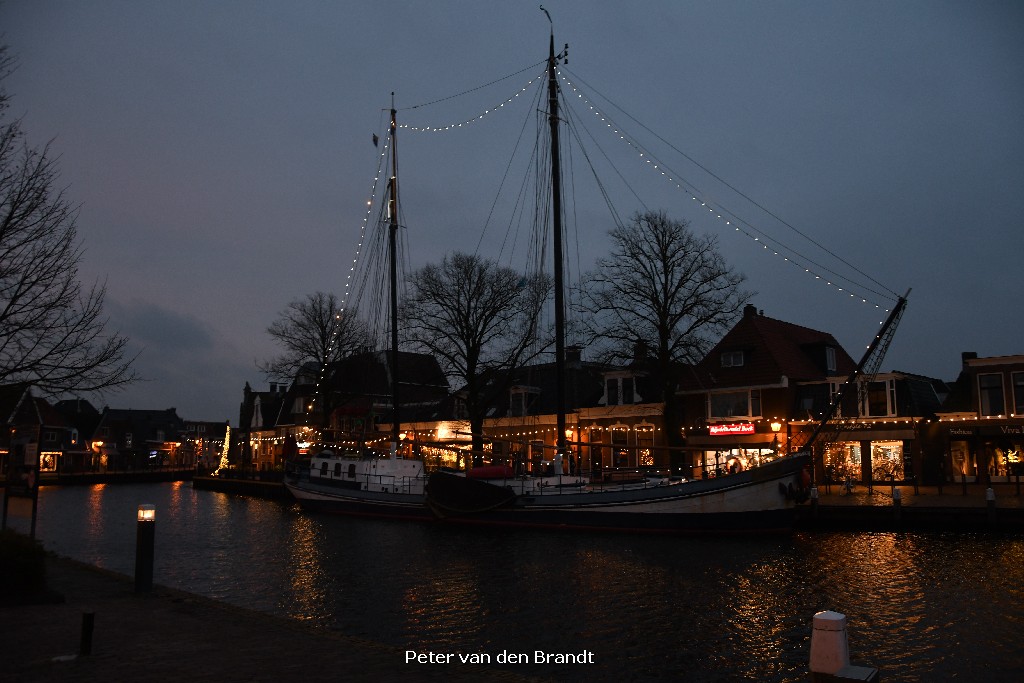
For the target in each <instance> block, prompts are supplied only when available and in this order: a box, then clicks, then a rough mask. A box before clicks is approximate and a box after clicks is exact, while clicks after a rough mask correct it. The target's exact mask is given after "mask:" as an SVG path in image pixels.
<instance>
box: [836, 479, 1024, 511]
mask: <svg viewBox="0 0 1024 683" xmlns="http://www.w3.org/2000/svg"><path fill="white" fill-rule="evenodd" d="M986 488H987V487H986V486H985V485H983V484H971V483H969V484H967V490H966V495H964V488H963V485H962V484H960V483H956V484H946V485H945V486H943V487H942V490H941V492H940V491H939V488H938V487H937V486H919V487H917V489H916V490H915V488H914V487H913V486H902V485H901V486H896V487H895V489H897V490H899V492H900V498H901V504H902V505H903V506H904V507H908V506H918V507H938V508H964V507H966V508H984V507H987V505H988V501H987V499H986V497H985V492H986ZM1020 490H1021V493H1022V494H1024V482H1021V489H1020ZM893 491H894V487H892V486H889V485H880V484H875V485H874V486H872V489H871V492H870V493H869V491H868V487H867V486H864V485H862V484H857V485H855V486H854V487H853V491H851V492H850V493H849V494H847V493H845V492H844V491H843V487H842V485H840V484H832V485H831V486H830V487H829V488H826V487H825V486H824V485H823V484H819V485H818V502H819V504H821V505H868V506H878V505H890V506H891V505H892V504H893ZM992 491H993V493H994V494H995V500H996V507H997V508H1016V509H1022V508H1024V495H1021V496H1018V495H1017V485H1016V484H1015V483H1011V484H1004V483H999V484H993V485H992Z"/></svg>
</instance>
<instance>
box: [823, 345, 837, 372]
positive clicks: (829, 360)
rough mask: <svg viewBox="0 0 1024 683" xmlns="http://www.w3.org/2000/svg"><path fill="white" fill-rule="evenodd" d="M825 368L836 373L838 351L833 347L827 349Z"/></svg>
mask: <svg viewBox="0 0 1024 683" xmlns="http://www.w3.org/2000/svg"><path fill="white" fill-rule="evenodd" d="M825 368H826V369H827V370H828V371H829V372H835V371H836V350H835V349H834V348H832V347H831V346H826V347H825Z"/></svg>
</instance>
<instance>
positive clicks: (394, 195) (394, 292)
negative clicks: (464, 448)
mask: <svg viewBox="0 0 1024 683" xmlns="http://www.w3.org/2000/svg"><path fill="white" fill-rule="evenodd" d="M396 117H397V112H396V111H395V93H391V182H390V186H391V199H390V200H389V202H388V214H389V219H390V230H389V231H388V258H389V260H390V263H389V267H390V271H391V272H390V275H391V283H390V284H391V302H390V303H391V306H390V308H391V410H392V418H391V452H392V454H394V453H397V452H398V440H399V439H398V434H399V428H400V426H401V425H400V424H399V417H398V244H397V243H398V144H397V142H396V140H395V134H396V133H397V132H398V126H397V125H396Z"/></svg>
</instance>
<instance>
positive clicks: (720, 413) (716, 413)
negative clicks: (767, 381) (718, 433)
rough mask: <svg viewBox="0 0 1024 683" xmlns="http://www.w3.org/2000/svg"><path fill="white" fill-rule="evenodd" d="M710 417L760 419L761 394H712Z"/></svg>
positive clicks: (709, 408)
mask: <svg viewBox="0 0 1024 683" xmlns="http://www.w3.org/2000/svg"><path fill="white" fill-rule="evenodd" d="M708 411H709V412H708V417H758V416H759V415H761V392H760V390H758V389H754V390H753V391H730V392H723V393H718V394H711V395H710V397H709V406H708Z"/></svg>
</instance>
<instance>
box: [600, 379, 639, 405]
mask: <svg viewBox="0 0 1024 683" xmlns="http://www.w3.org/2000/svg"><path fill="white" fill-rule="evenodd" d="M604 392H605V394H604V395H605V399H606V400H605V405H609V406H619V405H630V404H633V403H635V402H636V395H635V393H634V380H633V378H632V377H608V378H606V379H605V381H604Z"/></svg>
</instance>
